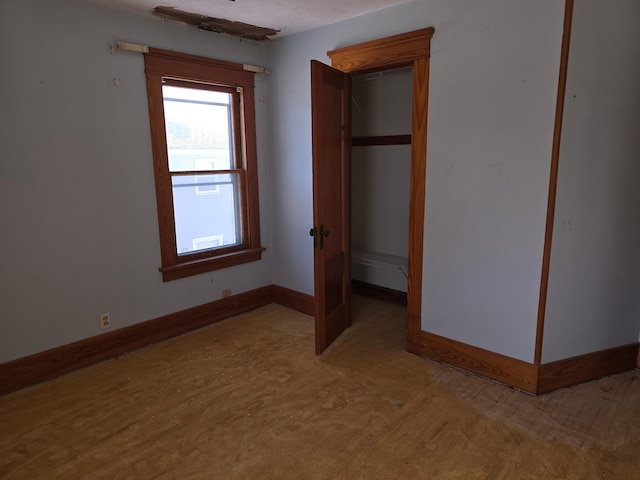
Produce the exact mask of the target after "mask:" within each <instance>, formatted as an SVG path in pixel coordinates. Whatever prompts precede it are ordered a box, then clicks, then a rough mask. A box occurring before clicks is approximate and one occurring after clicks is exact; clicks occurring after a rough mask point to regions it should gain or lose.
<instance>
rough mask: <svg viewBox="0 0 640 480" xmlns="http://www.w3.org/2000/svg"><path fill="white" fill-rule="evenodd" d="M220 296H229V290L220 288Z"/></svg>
mask: <svg viewBox="0 0 640 480" xmlns="http://www.w3.org/2000/svg"><path fill="white" fill-rule="evenodd" d="M222 296H223V297H225V298H226V297H230V296H231V290H222Z"/></svg>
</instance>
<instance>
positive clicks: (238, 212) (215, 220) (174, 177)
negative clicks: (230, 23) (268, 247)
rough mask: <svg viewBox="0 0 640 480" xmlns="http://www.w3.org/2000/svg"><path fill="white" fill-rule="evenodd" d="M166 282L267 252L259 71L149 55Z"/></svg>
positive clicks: (157, 53)
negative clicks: (261, 198) (261, 212)
mask: <svg viewBox="0 0 640 480" xmlns="http://www.w3.org/2000/svg"><path fill="white" fill-rule="evenodd" d="M145 71H146V77H147V96H148V101H149V118H150V125H151V139H152V147H153V159H154V171H155V181H156V199H157V204H158V222H159V228H160V250H161V256H162V267H161V268H160V271H161V272H162V275H163V279H164V281H168V280H174V279H177V278H183V277H186V276H189V275H195V274H199V273H204V272H207V271H211V270H216V269H219V268H226V267H229V266H232V265H237V264H240V263H246V262H251V261H255V260H259V259H260V258H261V254H262V251H263V250H264V249H263V248H261V247H260V231H259V228H260V221H259V216H258V178H257V171H256V169H257V160H256V139H255V114H254V92H253V85H254V80H253V73H251V72H246V71H244V69H243V66H242V65H239V64H235V63H229V62H222V61H217V60H210V59H206V58H202V57H195V56H192V55H184V54H178V53H174V52H167V51H164V50H155V49H150V52H149V53H147V54H145Z"/></svg>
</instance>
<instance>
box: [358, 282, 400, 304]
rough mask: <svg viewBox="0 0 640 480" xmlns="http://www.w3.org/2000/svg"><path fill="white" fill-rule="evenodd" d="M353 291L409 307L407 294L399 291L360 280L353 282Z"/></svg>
mask: <svg viewBox="0 0 640 480" xmlns="http://www.w3.org/2000/svg"><path fill="white" fill-rule="evenodd" d="M351 291H352V292H353V293H357V294H359V295H364V296H365V297H371V298H377V299H379V300H384V301H387V302H391V303H395V304H397V305H402V306H405V307H406V306H407V294H406V292H401V291H399V290H393V289H391V288H386V287H381V286H380V285H373V284H371V283H367V282H361V281H360V280H351Z"/></svg>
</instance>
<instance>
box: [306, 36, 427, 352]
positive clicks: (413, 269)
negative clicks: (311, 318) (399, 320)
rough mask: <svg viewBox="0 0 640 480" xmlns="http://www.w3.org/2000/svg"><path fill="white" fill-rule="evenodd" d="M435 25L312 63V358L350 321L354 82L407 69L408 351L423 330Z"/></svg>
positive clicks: (412, 349)
mask: <svg viewBox="0 0 640 480" xmlns="http://www.w3.org/2000/svg"><path fill="white" fill-rule="evenodd" d="M433 33H434V29H433V28H425V29H422V30H417V31H414V32H409V33H405V34H400V35H394V36H392V37H386V38H383V39H380V40H374V41H371V42H365V43H361V44H358V45H354V46H351V47H344V48H341V49H338V50H333V51H330V52H327V55H328V56H329V57H330V58H331V67H328V66H326V65H323V64H322V63H320V62H317V61H315V60H312V62H311V85H312V86H311V96H312V99H311V100H312V152H313V210H314V213H313V217H314V225H313V227H312V229H311V231H310V234H311V235H312V236H313V237H314V245H315V249H314V277H315V278H314V280H315V292H314V293H315V298H314V301H315V336H316V353H317V354H320V353H322V352H323V351H324V350H325V349H326V348H327V347H328V346H329V345H330V344H331V342H333V340H335V339H336V338H337V337H338V336H339V335H340V334H341V333H342V331H344V329H346V328H347V327H348V326H349V325H350V324H351V254H352V252H351V249H352V246H351V143H352V135H351V115H352V112H351V77H352V76H354V75H359V74H364V73H370V72H381V71H385V70H392V69H397V68H401V67H407V66H411V67H412V70H413V75H412V87H411V88H412V102H411V103H412V106H411V110H412V114H411V140H410V145H411V165H410V185H409V234H408V245H409V248H408V255H407V277H408V280H407V302H408V303H407V350H408V351H410V352H412V353H417V352H418V345H419V336H420V332H421V325H420V322H421V314H420V310H421V297H422V247H423V238H424V198H425V183H426V153H427V110H428V88H429V52H430V43H431V37H432V36H433Z"/></svg>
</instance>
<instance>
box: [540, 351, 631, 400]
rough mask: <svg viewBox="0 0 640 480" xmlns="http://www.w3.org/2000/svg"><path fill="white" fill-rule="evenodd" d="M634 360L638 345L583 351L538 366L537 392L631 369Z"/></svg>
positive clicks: (544, 391) (549, 390)
mask: <svg viewBox="0 0 640 480" xmlns="http://www.w3.org/2000/svg"><path fill="white" fill-rule="evenodd" d="M637 362H638V344H637V343H632V344H630V345H623V346H621V347H615V348H610V349H607V350H601V351H599V352H593V353H587V354H585V355H580V356H577V357H572V358H567V359H564V360H558V361H556V362H551V363H545V364H542V365H540V370H539V374H538V391H537V393H547V392H551V391H553V390H557V389H558V388H562V387H568V386H571V385H577V384H578V383H584V382H588V381H590V380H595V379H597V378H600V377H606V376H608V375H613V374H615V373H621V372H625V371H627V370H633V369H634V368H635V367H636V366H637Z"/></svg>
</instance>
